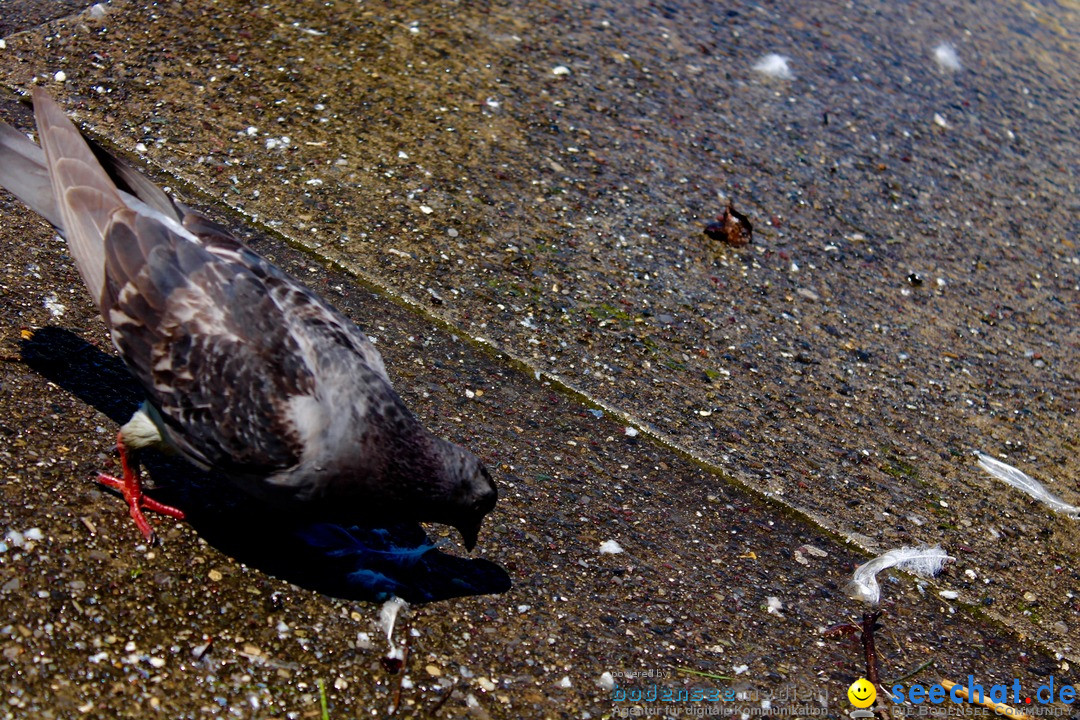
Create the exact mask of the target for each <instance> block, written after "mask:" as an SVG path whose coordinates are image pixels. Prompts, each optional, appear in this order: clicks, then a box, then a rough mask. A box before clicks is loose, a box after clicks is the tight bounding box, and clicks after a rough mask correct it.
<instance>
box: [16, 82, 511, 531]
mask: <svg viewBox="0 0 1080 720" xmlns="http://www.w3.org/2000/svg"><path fill="white" fill-rule="evenodd" d="M33 102H34V115H35V119H36V123H37V133H38V138H39V140H40V142H41V147H40V148H39V147H38V146H37V145H35V144H34V143H33V142H32V141H31V140H30V139H29V138H28V137H27V136H26V135H24V134H22V133H20V132H18V131H17V130H15V129H14V128H12V127H11V126H10V125H7V124H5V123H0V186H2V187H4V188H6V189H7V190H8V191H9V192H10V193H12V194H13V195H14V196H15V197H16V198H18V199H19V200H21V201H22V202H23V203H25V204H26V205H27V206H29V207H30V208H31V209H32V210H34V211H35V212H36V213H38V214H39V215H41V216H42V217H44V218H45V219H46V220H48V221H49V223H51V224H52V225H53V226H54V227H55V228H56V229H57V230H58V231H59V233H60V234H61V235H62V236H63V237H64V238H65V239H66V240H67V243H68V248H69V250H70V252H71V256H72V257H73V258H74V259H75V264H76V265H77V267H78V269H79V273H80V275H81V276H82V279H83V281H84V282H85V283H86V287H87V288H88V289H89V290H90V295H91V296H92V298H93V300H94V302H95V303H96V305H97V307H98V309H99V310H100V312H101V317H102V318H103V319H104V320H105V324H106V326H107V327H108V330H109V333H110V335H111V337H112V342H113V344H114V345H115V346H116V349H117V351H118V352H119V354H120V357H121V358H122V359H123V361H124V363H125V364H126V365H127V367H128V369H129V371H130V372H131V374H132V375H133V376H134V377H135V379H136V380H137V381H138V382H139V384H140V385H141V386H142V389H143V390H144V391H145V394H146V400H145V402H143V403H142V405H141V406H140V407H139V409H138V410H137V411H136V412H135V413H134V415H132V417H131V420H129V421H128V422H127V423H126V424H124V425H123V426H122V427H121V428H120V431H119V433H118V435H117V449H118V451H119V455H120V462H121V466H122V471H123V472H122V476H121V477H119V478H117V477H113V476H110V475H105V474H101V475H99V476H98V480H99V482H101V483H103V484H105V485H107V486H110V487H113V488H116V489H118V490H119V491H120V492H121V493H122V494H123V496H124V498H125V500H126V501H127V504H128V507H129V509H130V513H131V516H132V518H133V519H134V520H135V523H136V525H137V526H138V528H139V530H140V531H141V532H142V534H143V536H145V538H146V539H147V540H148V541H152V540H153V539H154V534H153V529H152V528H151V526H150V524H149V522H148V521H147V520H146V518H145V516H144V514H143V511H144V510H149V511H153V512H158V513H164V514H166V515H170V516H172V517H175V518H178V519H183V518H184V513H183V512H182V511H181V510H179V509H177V508H174V507H170V506H168V505H165V504H163V503H160V502H157V501H155V500H153V499H152V498H149V497H147V496H146V495H144V494H143V492H142V490H141V485H140V478H139V475H138V472H137V469H135V468H133V467H132V461H131V460H130V459H129V455H128V453H129V450H138V449H140V448H144V447H147V446H152V445H164V446H166V447H167V448H171V449H172V450H174V451H175V452H176V453H178V454H179V455H180V456H182V457H183V458H185V459H186V460H188V461H189V462H191V463H192V464H194V465H196V466H198V467H199V468H201V469H203V470H207V471H209V472H210V473H211V474H212V476H213V477H215V478H218V477H220V478H223V479H225V480H227V481H228V482H230V483H232V484H234V485H235V486H236V487H238V488H239V489H241V490H242V491H244V492H246V493H248V494H249V495H251V496H254V497H255V498H258V499H260V500H261V501H264V502H265V503H267V504H268V505H269V506H274V507H277V508H280V509H283V510H285V511H286V512H290V513H291V512H297V513H302V514H303V516H305V517H307V516H310V517H315V518H319V519H322V520H326V521H330V522H353V523H357V522H361V523H368V524H371V523H372V522H380V523H393V522H412V521H417V522H434V523H442V524H446V525H450V526H452V527H455V528H457V530H458V531H459V532H460V534H461V538H462V543H463V544H464V545H465V547H466V548H467V549H469V550H472V549H473V548H474V547H475V545H476V541H477V537H478V534H479V532H480V526H481V522H482V521H483V519H484V516H485V515H487V514H488V513H489V512H490V511H491V510H492V509H493V508H494V507H495V502H496V499H497V497H498V492H497V490H496V488H495V483H494V481H493V480H492V478H491V475H490V473H489V472H488V470H487V469H486V468H485V467H484V465H483V464H482V463H481V462H480V460H479V459H478V458H477V457H476V456H475V455H473V454H472V453H471V452H469V451H468V450H466V449H465V448H462V447H460V446H458V445H455V444H453V443H451V442H448V441H447V440H444V439H442V438H439V437H437V436H435V435H434V434H432V433H431V432H430V431H429V430H427V429H426V428H425V427H424V426H423V425H422V424H421V423H420V422H419V421H418V420H417V418H416V417H415V416H414V415H413V414H412V413H411V412H410V411H409V409H408V408H407V407H406V406H405V404H404V402H403V401H402V399H401V397H399V396H398V394H397V392H396V391H395V390H394V389H393V387H392V385H391V382H390V378H389V377H388V375H387V372H386V368H385V366H384V365H383V361H382V357H381V356H380V355H379V353H378V351H377V350H376V349H375V347H374V345H373V344H372V343H371V341H370V339H369V338H368V337H367V335H366V334H365V333H364V332H363V331H362V330H361V329H360V328H359V327H358V326H357V325H356V324H355V323H353V322H352V321H351V320H349V319H348V318H347V317H346V316H345V315H343V314H342V313H340V312H338V311H337V310H335V309H334V308H332V307H331V306H330V305H329V304H327V303H326V302H325V301H323V300H322V299H321V298H319V297H318V296H317V295H316V294H315V293H314V292H313V291H312V290H310V289H308V288H307V287H305V286H304V285H303V284H302V283H301V282H299V281H298V280H297V279H296V278H293V277H292V276H290V275H289V274H287V273H285V272H284V271H282V270H280V269H279V268H277V267H275V266H274V265H273V264H272V263H270V262H269V261H268V260H266V259H265V258H263V257H262V256H261V255H259V254H258V253H256V252H254V251H253V250H251V249H250V248H248V247H246V246H245V245H244V244H242V243H241V242H240V241H238V240H237V239H236V238H235V237H234V236H233V235H232V234H231V233H230V232H229V231H228V230H227V229H226V228H225V227H224V226H222V225H220V224H218V223H216V222H214V221H212V220H210V219H208V218H206V217H204V216H203V215H200V214H199V213H197V212H195V211H194V210H192V209H191V208H189V207H187V206H186V205H184V204H183V203H181V202H179V201H177V200H174V199H173V198H172V197H170V196H169V195H168V194H166V193H165V191H163V190H161V189H160V188H158V187H157V186H156V185H154V184H153V183H152V182H151V181H150V180H149V179H147V178H146V177H145V176H143V175H142V174H141V173H139V172H138V171H136V170H135V169H134V168H133V167H132V166H131V165H129V164H128V163H126V162H125V161H123V160H121V159H120V158H117V157H114V156H112V155H110V154H109V153H107V152H106V151H104V150H103V149H101V148H99V147H96V146H94V147H91V145H89V144H88V143H87V141H86V140H85V139H84V138H83V136H82V135H81V134H80V132H79V131H78V130H77V129H76V127H75V125H74V124H73V123H72V122H71V120H69V119H68V117H67V116H66V115H65V114H64V112H63V110H62V109H61V108H60V106H59V105H58V104H57V103H56V101H54V100H53V99H52V98H51V97H50V96H49V95H48V94H47V93H46V92H45V91H43V90H40V89H37V90H35V91H34V93H33Z"/></svg>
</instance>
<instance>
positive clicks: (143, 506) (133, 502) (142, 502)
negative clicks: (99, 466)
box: [97, 434, 185, 543]
mask: <svg viewBox="0 0 1080 720" xmlns="http://www.w3.org/2000/svg"><path fill="white" fill-rule="evenodd" d="M116 449H117V450H118V451H119V452H120V465H121V467H122V468H123V470H124V476H123V477H122V478H118V477H113V476H112V475H106V474H105V473H98V476H97V481H98V482H99V483H101V484H102V485H104V486H106V487H110V488H113V489H114V490H119V491H120V493H121V494H122V495H123V496H124V500H125V501H127V504H128V510H129V511H130V512H131V518H132V519H133V520H134V521H135V525H136V526H137V527H138V528H139V532H141V533H142V534H143V537H144V538H146V541H147V542H151V543H152V542H154V529H153V528H152V527H150V522H149V521H148V520H147V519H146V516H145V515H143V510H149V511H151V512H156V513H160V514H162V515H168V516H169V517H173V518H176V519H177V520H184V519H185V515H184V511H183V510H180V509H179V508H175V507H173V506H171V505H166V504H165V503H161V502H158V501H157V500H154V499H153V498H149V497H147V496H146V495H143V492H142V485H141V481H140V480H139V476H138V474H137V473H136V472H135V471H134V470H133V469H132V468H131V464H130V463H129V462H128V453H127V447H125V446H124V438H123V436H122V435H121V434H117V436H116Z"/></svg>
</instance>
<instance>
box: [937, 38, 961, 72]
mask: <svg viewBox="0 0 1080 720" xmlns="http://www.w3.org/2000/svg"><path fill="white" fill-rule="evenodd" d="M934 61H935V62H936V63H937V64H938V67H939V68H941V69H942V70H947V71H949V72H957V71H958V70H960V69H961V68H962V66H961V65H960V57H959V56H958V55H957V54H956V48H954V47H953V46H952V45H951V44H949V43H941V44H940V45H938V46H937V47H935V48H934Z"/></svg>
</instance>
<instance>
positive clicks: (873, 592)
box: [847, 545, 953, 605]
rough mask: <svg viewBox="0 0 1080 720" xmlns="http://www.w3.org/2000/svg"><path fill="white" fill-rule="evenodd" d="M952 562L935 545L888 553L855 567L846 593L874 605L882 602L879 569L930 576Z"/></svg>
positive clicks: (904, 548) (901, 549)
mask: <svg viewBox="0 0 1080 720" xmlns="http://www.w3.org/2000/svg"><path fill="white" fill-rule="evenodd" d="M952 559H953V558H951V557H949V555H948V554H947V553H946V552H945V551H944V550H942V549H941V547H940V546H937V545H935V546H934V547H926V546H923V547H917V548H913V547H902V548H897V549H896V550H890V551H889V552H887V553H885V554H884V555H878V556H877V557H876V558H874V559H873V560H871V561H870V562H868V563H865V564H863V565H860V566H859V567H857V568H855V574H854V575H853V576H852V578H851V582H850V583H848V586H847V592H848V595H850V596H851V597H853V598H855V599H856V600H862V601H863V602H868V603H870V604H871V605H876V604H877V603H878V602H879V601H880V600H881V587H880V586H879V585H878V581H877V574H878V573H879V572H881V571H882V570H885V569H887V568H891V567H895V568H897V569H900V570H907V571H908V572H910V573H913V574H915V575H919V576H920V577H933V576H934V575H937V574H938V573H939V572H941V568H942V567H944V566H945V562H946V561H947V560H952Z"/></svg>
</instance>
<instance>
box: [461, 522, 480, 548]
mask: <svg viewBox="0 0 1080 720" xmlns="http://www.w3.org/2000/svg"><path fill="white" fill-rule="evenodd" d="M458 532H459V533H461V544H462V545H464V546H465V549H466V550H468V551H470V552H472V549H473V548H474V547H476V539H477V538H478V537H479V536H480V523H479V522H477V523H475V524H473V525H459V526H458Z"/></svg>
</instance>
